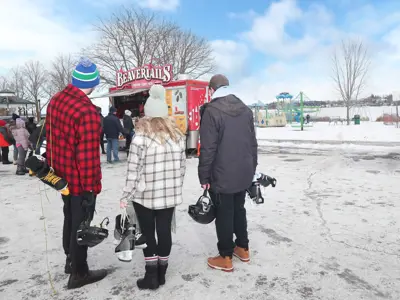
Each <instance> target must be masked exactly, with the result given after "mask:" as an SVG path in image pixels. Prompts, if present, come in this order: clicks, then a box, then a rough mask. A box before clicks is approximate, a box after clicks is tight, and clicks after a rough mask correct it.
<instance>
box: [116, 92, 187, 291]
mask: <svg viewBox="0 0 400 300" xmlns="http://www.w3.org/2000/svg"><path fill="white" fill-rule="evenodd" d="M144 110H145V114H146V117H144V118H142V119H140V121H139V122H138V123H137V126H136V133H135V136H134V138H133V140H132V144H131V147H130V150H129V156H128V172H127V177H126V184H125V187H124V189H123V195H122V198H121V201H120V207H121V208H128V209H127V211H128V213H129V211H132V209H131V208H132V206H133V211H134V213H133V215H134V216H133V217H132V219H133V220H135V219H137V220H138V224H137V225H138V227H139V228H140V232H141V233H142V234H143V235H144V236H145V238H146V244H147V248H145V249H144V250H143V254H144V257H145V263H146V266H145V268H146V273H145V275H144V278H142V279H139V280H138V281H137V286H138V287H139V288H140V289H152V290H153V289H157V288H158V287H159V286H160V285H163V284H165V274H166V272H167V268H168V258H169V255H170V253H171V247H172V237H171V231H174V226H173V225H172V224H174V222H173V221H174V220H175V207H176V206H177V205H179V204H181V203H182V185H183V180H184V176H185V166H186V165H185V164H186V154H185V136H184V134H183V133H182V132H181V131H180V130H179V128H178V127H177V125H176V123H175V121H174V120H172V119H171V118H169V117H168V106H167V104H166V102H165V89H164V87H163V86H161V85H153V86H152V87H151V89H150V97H149V98H148V99H147V102H146V106H145V108H144ZM155 233H156V234H157V240H156V237H155Z"/></svg>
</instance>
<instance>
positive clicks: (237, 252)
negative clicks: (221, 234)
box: [233, 246, 250, 262]
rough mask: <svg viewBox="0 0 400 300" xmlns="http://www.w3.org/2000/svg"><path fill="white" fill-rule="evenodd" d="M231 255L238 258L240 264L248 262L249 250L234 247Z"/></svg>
mask: <svg viewBox="0 0 400 300" xmlns="http://www.w3.org/2000/svg"><path fill="white" fill-rule="evenodd" d="M233 255H234V256H236V257H237V258H239V259H240V260H241V261H242V262H249V261H250V253H249V249H246V248H241V247H238V246H236V247H235V249H234V250H233Z"/></svg>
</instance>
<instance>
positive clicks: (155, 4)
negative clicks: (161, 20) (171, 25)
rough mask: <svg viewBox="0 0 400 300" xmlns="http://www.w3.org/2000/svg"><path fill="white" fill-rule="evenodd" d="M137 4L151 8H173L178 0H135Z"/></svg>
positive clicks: (177, 4)
mask: <svg viewBox="0 0 400 300" xmlns="http://www.w3.org/2000/svg"><path fill="white" fill-rule="evenodd" d="M137 3H138V5H139V6H141V7H144V8H150V9H153V10H175V9H177V8H178V6H179V0H137Z"/></svg>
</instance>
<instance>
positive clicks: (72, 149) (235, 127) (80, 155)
mask: <svg viewBox="0 0 400 300" xmlns="http://www.w3.org/2000/svg"><path fill="white" fill-rule="evenodd" d="M99 83H100V75H99V72H98V70H97V67H96V65H95V64H94V63H92V62H91V61H90V60H89V59H87V58H83V59H81V61H80V62H79V64H78V65H77V66H76V69H75V70H74V72H73V74H72V82H71V84H69V85H68V86H67V87H66V88H65V89H64V90H62V91H60V92H59V93H57V94H56V95H55V96H54V97H53V98H52V99H51V100H50V102H49V104H48V108H47V114H46V121H45V123H44V125H43V124H42V125H41V126H38V128H33V125H29V124H25V123H24V122H23V121H22V120H21V119H20V118H18V117H15V125H10V126H8V127H7V128H6V130H4V129H3V131H0V133H2V134H0V137H1V136H3V139H2V140H0V143H1V144H0V145H1V146H2V147H3V146H4V149H5V150H3V148H2V151H3V153H5V154H4V155H3V163H5V164H8V163H9V162H8V153H7V150H6V149H8V146H10V145H14V151H15V152H14V159H16V155H18V157H19V158H20V160H19V161H18V162H17V164H18V167H19V169H18V170H20V171H21V172H22V171H24V172H26V171H25V170H26V169H25V168H24V164H23V160H24V159H25V155H26V151H27V150H28V149H31V151H37V147H38V145H40V144H41V143H42V140H41V138H42V137H43V135H44V136H45V138H46V159H47V162H48V163H49V165H50V166H51V167H52V168H53V169H54V172H55V173H56V174H57V175H58V176H60V177H62V178H63V179H65V180H66V181H67V182H68V187H69V191H70V193H69V195H62V199H63V202H64V209H63V211H64V225H63V248H64V252H65V255H66V264H65V273H67V274H70V277H69V280H68V284H67V288H68V289H74V288H79V287H82V286H84V285H87V284H90V283H94V282H97V281H99V280H102V279H103V278H104V277H106V275H107V271H106V270H91V269H90V268H89V266H88V263H87V254H88V253H87V252H88V246H87V245H84V244H82V242H81V243H78V242H77V231H78V229H79V228H80V225H81V224H82V223H83V222H89V223H90V221H91V220H92V217H93V212H94V210H95V207H96V201H100V200H99V198H98V196H99V194H100V193H101V190H102V184H101V180H102V171H101V165H100V155H101V152H102V153H103V154H105V153H106V154H107V162H108V163H113V162H118V161H119V157H118V141H119V137H120V135H124V136H125V137H126V145H125V149H126V150H127V152H128V159H127V174H126V180H125V186H124V188H123V191H121V193H122V196H121V198H120V209H121V210H125V211H126V212H127V215H128V216H129V219H130V221H131V222H132V223H133V224H135V225H136V229H137V230H140V232H141V233H142V234H143V235H144V236H145V238H146V248H145V249H144V250H143V253H144V260H145V275H144V277H143V278H141V279H139V280H138V281H137V286H138V287H139V288H140V289H151V290H153V289H157V288H158V287H159V286H160V285H163V284H165V282H166V272H167V269H168V264H169V256H170V253H171V248H172V235H171V232H174V230H175V223H176V220H175V208H176V206H178V205H180V204H181V203H182V202H183V199H182V198H183V194H182V188H183V184H184V178H185V171H186V145H185V144H186V140H185V135H184V134H183V133H182V132H181V131H180V129H179V128H178V126H177V124H176V123H175V121H174V120H173V119H171V118H170V117H169V115H168V105H167V104H166V101H165V89H164V87H163V86H161V85H153V86H152V87H151V88H150V91H149V98H148V99H147V101H146V104H145V106H144V114H145V117H143V118H141V119H139V120H137V121H136V122H134V121H133V119H132V117H131V116H132V114H130V112H129V111H126V112H125V116H124V117H123V125H122V124H121V122H120V120H119V119H118V117H117V116H116V110H115V108H114V107H111V108H110V110H109V114H108V115H107V116H106V117H105V118H103V116H102V115H101V109H100V110H99V108H98V107H96V106H95V105H94V104H93V103H92V102H91V100H90V99H89V97H88V96H89V95H90V94H91V93H92V92H93V90H94V89H95V88H96V86H98V85H99ZM209 93H210V98H211V101H210V102H209V103H208V104H206V105H204V106H203V107H202V109H201V126H200V143H201V148H200V157H199V166H198V176H199V181H200V185H201V187H202V188H203V189H204V190H205V191H207V192H209V195H210V197H211V200H212V202H213V203H214V206H215V216H216V219H215V224H216V232H217V238H218V244H217V247H218V250H219V255H218V256H217V257H211V258H209V259H208V266H209V267H211V268H213V269H218V270H222V271H225V272H231V271H233V269H234V267H233V261H232V257H233V256H236V257H238V258H239V259H240V261H242V262H248V261H250V252H249V239H248V232H247V219H246V209H245V207H244V204H245V196H246V192H245V191H246V189H247V188H248V187H249V186H250V185H251V183H252V180H253V176H254V174H255V171H256V168H257V140H256V137H255V132H254V125H253V124H254V122H253V114H252V112H251V110H250V109H249V108H248V107H247V106H246V105H245V104H244V103H243V102H242V101H241V100H240V99H239V98H238V97H236V96H235V95H234V93H233V92H232V91H231V90H230V87H229V81H228V79H227V78H226V77H225V76H223V75H215V76H213V77H212V78H211V80H210V82H209ZM13 119H14V118H13ZM18 120H19V121H18ZM1 124H3V123H1ZM31 127H32V128H31ZM0 128H5V127H4V124H3V125H2V127H0ZM29 128H31V129H33V133H32V134H31V136H32V135H33V136H34V138H33V142H32V141H31V140H30V139H29V130H30V129H29ZM39 128H40V129H39ZM38 130H39V132H40V134H37V135H36V134H35V132H37V131H38ZM4 132H5V133H4ZM99 137H100V145H101V146H100V147H101V152H100V149H99ZM104 137H105V138H106V140H107V151H105V149H104V144H103V142H104ZM132 137H133V138H132ZM55 139H57V143H53V141H54V140H55ZM35 145H36V146H35ZM15 149H16V150H15ZM112 156H113V160H112ZM233 235H236V240H235V241H233Z"/></svg>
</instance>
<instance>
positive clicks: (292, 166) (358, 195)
mask: <svg viewBox="0 0 400 300" xmlns="http://www.w3.org/2000/svg"><path fill="white" fill-rule="evenodd" d="M389 151H390V150H389ZM383 152H384V151H383ZM121 155H122V156H125V155H123V154H122V153H121ZM103 159H104V157H103ZM259 163H260V166H259V170H260V171H262V172H265V173H267V174H269V175H271V176H274V177H276V178H277V180H278V185H277V187H276V188H275V189H272V188H268V189H267V190H266V191H265V198H266V203H265V204H263V205H259V206H256V205H250V204H249V203H248V204H247V205H246V206H247V211H248V227H249V232H250V240H251V255H252V256H251V259H252V260H251V262H250V263H249V264H244V263H240V262H239V261H238V260H234V266H235V271H234V272H233V273H230V274H229V273H228V274H227V273H223V272H218V271H214V270H211V269H209V268H208V267H207V265H206V258H207V257H208V256H210V255H214V254H216V236H215V229H214V224H210V225H207V226H202V225H199V224H196V223H194V222H193V221H192V220H191V219H190V217H189V216H188V215H187V206H188V204H191V203H193V202H194V201H196V200H197V198H198V197H199V196H200V194H201V190H200V188H199V184H198V180H197V168H196V166H197V160H196V159H190V160H188V164H187V176H186V179H185V185H184V194H185V202H184V204H183V205H181V206H179V207H178V211H177V234H176V235H174V236H173V239H174V245H173V249H172V254H171V259H170V267H169V270H168V273H167V284H166V285H165V286H163V287H161V288H160V289H158V290H157V291H155V292H149V291H139V290H138V289H137V287H136V284H135V282H136V280H137V278H138V277H140V276H141V275H142V274H143V270H144V262H143V255H142V252H141V251H135V255H134V259H133V261H132V262H131V263H122V262H119V261H118V260H117V259H116V257H115V256H114V253H113V251H114V246H113V244H112V238H111V237H110V238H109V239H108V240H106V241H105V242H103V243H102V244H100V245H99V246H97V247H96V248H93V249H90V250H89V265H90V267H92V268H107V269H109V271H110V274H109V275H108V277H107V278H106V279H104V280H103V281H101V282H99V283H97V284H93V285H89V286H86V287H84V288H82V289H79V290H74V291H68V290H66V289H65V286H66V283H67V279H68V277H67V275H65V274H63V268H64V261H65V257H64V254H63V250H62V245H61V232H62V218H63V216H62V202H61V199H60V197H59V196H58V194H57V193H55V192H53V191H51V190H47V196H48V199H47V198H46V195H45V193H44V192H43V191H42V192H39V189H40V188H41V189H43V188H44V187H43V185H40V184H39V183H38V181H37V180H36V179H33V178H30V177H28V176H26V177H17V176H15V175H14V173H15V166H4V165H0V299H6V300H9V299H13V300H19V299H23V300H25V299H26V300H28V299H29V300H32V299H38V300H44V299H65V300H66V299H71V300H72V299H73V300H79V299H82V300H111V299H121V300H125V299H166V300H167V299H184V300H185V299H191V300H196V299H201V300H208V299H210V300H211V299H213V300H215V299H238V300H239V299H261V300H272V299H277V300H283V299H289V300H291V299H295V300H297V299H299V300H300V299H323V300H333V299H335V300H343V299H346V300H353V299H354V300H358V299H371V300H372V299H374V300H376V299H400V273H399V270H400V261H399V256H400V238H399V233H400V224H399V216H400V203H399V195H400V190H399V187H398V185H399V179H400V160H399V156H398V154H397V155H396V154H393V153H392V154H390V153H375V154H371V153H369V154H368V155H367V154H360V153H357V152H354V151H352V152H344V151H343V150H332V149H325V150H315V149H313V150H302V149H296V148H266V149H260V159H259ZM125 172H126V167H125V163H124V162H122V163H120V164H119V165H115V166H108V165H105V164H103V193H102V194H101V195H100V196H99V198H98V199H99V200H98V206H97V212H98V215H97V216H96V221H97V222H99V221H100V220H101V218H102V217H105V216H109V217H110V218H111V224H110V229H112V228H113V227H114V220H113V219H114V216H115V215H116V214H117V213H118V201H119V197H120V195H121V189H122V187H123V184H124V176H125ZM41 200H42V201H43V208H44V216H45V220H46V222H47V232H48V239H47V247H48V260H49V265H50V272H51V275H52V280H53V283H54V287H55V290H56V291H57V295H56V296H54V298H53V297H52V296H51V294H52V289H51V286H50V283H49V279H48V274H47V266H46V252H45V248H46V245H45V236H44V230H43V220H41V217H42V208H41ZM110 233H111V235H112V230H111V231H110Z"/></svg>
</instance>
